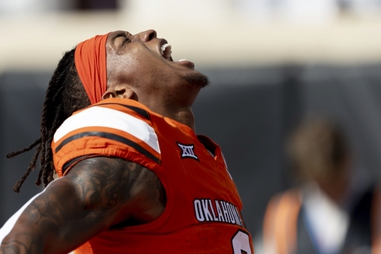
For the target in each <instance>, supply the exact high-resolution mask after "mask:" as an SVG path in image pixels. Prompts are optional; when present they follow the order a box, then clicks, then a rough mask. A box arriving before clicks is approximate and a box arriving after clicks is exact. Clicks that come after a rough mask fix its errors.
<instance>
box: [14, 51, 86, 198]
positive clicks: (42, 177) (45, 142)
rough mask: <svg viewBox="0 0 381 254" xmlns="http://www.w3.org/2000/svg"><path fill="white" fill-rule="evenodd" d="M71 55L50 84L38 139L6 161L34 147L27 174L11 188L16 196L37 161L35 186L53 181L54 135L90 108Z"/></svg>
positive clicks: (68, 53)
mask: <svg viewBox="0 0 381 254" xmlns="http://www.w3.org/2000/svg"><path fill="white" fill-rule="evenodd" d="M74 52H75V48H74V49H72V50H70V51H67V52H66V53H65V54H64V55H63V57H62V59H61V60H60V61H59V63H58V65H57V68H56V69H55V71H54V73H53V75H52V78H51V79H50V81H49V85H48V88H47V90H46V94H45V101H44V105H43V109H42V115H41V126H40V137H39V138H38V139H37V140H36V141H34V142H33V143H31V144H30V145H29V146H28V147H26V148H24V149H22V150H20V151H14V152H11V153H9V154H7V158H12V157H15V156H17V155H19V154H22V153H25V152H27V151H29V150H31V149H32V148H34V147H36V146H37V150H36V152H35V154H34V156H33V158H32V160H31V161H30V164H29V166H28V168H27V170H26V172H25V173H24V174H23V176H22V177H21V178H20V179H19V180H18V181H17V182H16V184H15V186H14V187H13V190H14V191H15V192H19V191H20V188H21V186H22V184H23V183H24V181H25V179H26V178H27V177H28V176H29V174H30V172H31V171H33V170H34V169H35V168H36V164H37V160H38V158H40V164H41V168H40V171H39V173H38V177H37V180H36V185H37V186H39V185H41V182H43V183H44V185H45V186H46V185H47V184H49V183H50V182H51V181H52V180H53V175H54V165H53V154H52V150H51V148H50V144H51V142H52V139H53V135H54V133H55V131H56V130H57V128H58V127H59V126H60V125H61V124H62V123H63V122H64V121H65V119H66V118H68V117H69V116H70V115H71V114H72V113H73V112H74V111H76V110H78V109H81V108H84V107H86V106H88V105H90V100H89V98H88V96H87V94H86V91H85V89H84V87H83V85H82V82H81V80H80V78H79V76H78V73H77V70H76V67H75V61H74Z"/></svg>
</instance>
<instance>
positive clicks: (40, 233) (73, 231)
mask: <svg viewBox="0 0 381 254" xmlns="http://www.w3.org/2000/svg"><path fill="white" fill-rule="evenodd" d="M141 200H143V201H144V202H141ZM165 203H166V197H165V191H164V188H163V185H162V183H161V182H160V180H159V179H158V177H157V176H156V175H155V174H154V173H153V172H152V171H150V170H148V169H146V168H144V167H142V166H140V165H138V164H135V163H132V162H128V161H125V160H123V159H118V158H108V157H94V158H89V159H85V160H83V161H81V162H79V163H78V164H77V165H75V166H74V167H73V168H72V169H71V170H70V171H69V173H68V174H67V176H65V177H63V178H61V179H59V180H56V181H54V182H52V183H51V184H50V185H49V186H48V187H47V188H46V190H45V191H44V192H43V193H42V194H40V195H39V196H38V197H37V198H36V199H35V200H33V201H32V202H31V204H30V205H29V206H28V207H27V208H26V209H25V211H24V212H23V213H22V215H21V216H20V218H19V220H18V221H17V223H16V224H15V226H14V228H13V229H12V231H11V232H10V234H9V235H8V236H7V237H6V238H4V241H3V243H2V245H1V248H0V254H13V253H15V254H16V253H20V254H21V253H42V252H44V253H52V252H53V251H59V252H64V251H67V252H69V251H70V250H72V249H73V248H75V247H76V246H79V245H81V244H82V243H84V242H85V241H87V240H88V239H90V238H91V237H93V236H94V235H96V234H98V233H100V232H101V231H102V230H107V229H109V228H111V227H112V226H113V225H116V224H120V223H122V224H124V226H128V225H133V224H135V223H128V221H129V220H137V221H140V222H139V223H145V222H148V221H152V220H154V219H156V218H157V217H159V216H160V214H161V213H162V212H163V210H164V207H165ZM121 211H122V212H121ZM145 212H147V214H149V216H148V217H147V216H146V215H144V214H145ZM126 222H127V223H126ZM139 223H138V224H139ZM2 251H3V252H2Z"/></svg>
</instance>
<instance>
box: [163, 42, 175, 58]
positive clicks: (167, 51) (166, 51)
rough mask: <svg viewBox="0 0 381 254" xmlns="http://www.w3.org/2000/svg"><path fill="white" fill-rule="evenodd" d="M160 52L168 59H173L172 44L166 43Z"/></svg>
mask: <svg viewBox="0 0 381 254" xmlns="http://www.w3.org/2000/svg"><path fill="white" fill-rule="evenodd" d="M160 53H161V55H162V56H163V57H164V58H165V59H167V60H168V61H173V60H172V55H171V54H172V46H171V45H169V44H168V43H165V44H164V45H162V46H161V47H160Z"/></svg>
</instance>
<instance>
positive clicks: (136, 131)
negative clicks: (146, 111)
mask: <svg viewBox="0 0 381 254" xmlns="http://www.w3.org/2000/svg"><path fill="white" fill-rule="evenodd" d="M95 126H99V127H108V128H113V129H117V130H120V131H123V132H125V133H128V134H130V135H132V136H134V137H136V138H138V139H140V140H141V141H143V142H145V143H146V144H147V145H149V146H150V147H151V148H152V149H154V150H155V151H156V152H157V153H159V154H160V146H159V141H158V138H157V135H156V132H155V130H154V129H153V128H152V127H151V126H150V125H149V124H147V123H146V122H144V121H142V120H140V119H138V118H136V117H134V116H131V115H129V114H126V113H123V112H120V111H118V110H115V109H109V108H102V107H91V108H89V109H86V110H84V111H82V112H80V113H78V114H75V115H73V116H71V117H69V118H68V119H66V120H65V122H64V123H63V124H62V125H61V126H60V127H59V128H58V129H57V131H56V133H55V134H54V142H57V141H58V140H60V139H61V138H62V137H64V136H65V135H66V134H68V133H70V132H71V131H74V130H76V129H79V128H84V127H95Z"/></svg>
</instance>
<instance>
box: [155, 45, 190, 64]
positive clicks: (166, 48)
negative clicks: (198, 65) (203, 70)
mask: <svg viewBox="0 0 381 254" xmlns="http://www.w3.org/2000/svg"><path fill="white" fill-rule="evenodd" d="M160 54H161V55H162V57H164V59H166V60H168V61H171V62H174V61H173V58H172V46H171V45H169V44H168V43H167V42H166V41H165V43H164V44H163V45H162V46H161V47H160ZM176 63H177V64H180V65H183V66H187V67H189V68H191V69H194V63H192V62H190V61H188V60H187V59H184V58H183V59H180V60H178V61H177V62H176Z"/></svg>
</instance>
